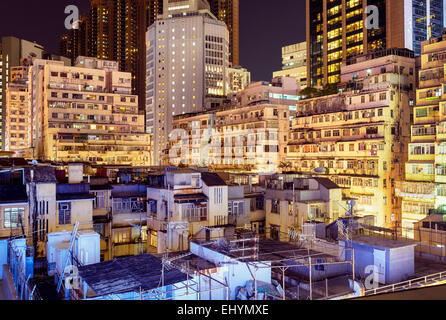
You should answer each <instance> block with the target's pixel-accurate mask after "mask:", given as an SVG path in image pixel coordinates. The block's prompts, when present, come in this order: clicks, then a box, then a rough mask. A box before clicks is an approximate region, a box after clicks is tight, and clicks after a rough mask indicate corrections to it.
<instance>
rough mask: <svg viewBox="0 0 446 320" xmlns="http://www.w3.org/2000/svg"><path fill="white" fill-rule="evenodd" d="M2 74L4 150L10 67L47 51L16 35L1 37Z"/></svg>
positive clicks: (0, 134) (0, 107)
mask: <svg viewBox="0 0 446 320" xmlns="http://www.w3.org/2000/svg"><path fill="white" fill-rule="evenodd" d="M1 42H2V45H1V51H2V54H1V56H2V67H1V70H2V75H1V78H0V88H1V92H0V116H1V118H0V120H1V121H0V137H1V139H0V148H1V149H2V150H5V149H4V148H5V147H4V141H5V132H6V131H5V125H6V124H5V121H6V108H5V107H6V93H7V90H6V89H7V88H8V84H9V81H10V79H11V68H13V67H18V66H21V65H24V64H26V63H25V60H31V59H32V58H39V59H42V58H45V56H46V55H47V54H48V53H47V51H46V50H45V49H44V48H43V47H42V46H41V45H39V44H37V43H34V42H30V41H26V40H23V39H19V38H16V37H3V38H2V39H1Z"/></svg>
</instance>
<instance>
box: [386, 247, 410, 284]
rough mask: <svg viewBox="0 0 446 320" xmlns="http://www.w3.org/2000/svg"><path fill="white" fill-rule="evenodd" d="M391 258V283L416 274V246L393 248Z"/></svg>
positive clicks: (389, 279)
mask: <svg viewBox="0 0 446 320" xmlns="http://www.w3.org/2000/svg"><path fill="white" fill-rule="evenodd" d="M389 259H390V263H389V276H388V281H389V283H395V282H401V281H404V280H407V279H408V278H409V277H410V276H412V275H414V274H415V265H414V261H415V260H414V259H415V247H403V248H395V249H392V250H390V255H389Z"/></svg>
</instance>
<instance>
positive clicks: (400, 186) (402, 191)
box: [395, 181, 435, 199]
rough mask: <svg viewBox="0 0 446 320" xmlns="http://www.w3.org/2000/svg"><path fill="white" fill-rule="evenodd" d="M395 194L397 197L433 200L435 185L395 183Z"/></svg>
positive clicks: (406, 182) (407, 182) (408, 182)
mask: <svg viewBox="0 0 446 320" xmlns="http://www.w3.org/2000/svg"><path fill="white" fill-rule="evenodd" d="M395 194H396V196H398V197H407V198H425V199H434V198H435V184H433V183H422V182H411V181H397V182H396V185H395Z"/></svg>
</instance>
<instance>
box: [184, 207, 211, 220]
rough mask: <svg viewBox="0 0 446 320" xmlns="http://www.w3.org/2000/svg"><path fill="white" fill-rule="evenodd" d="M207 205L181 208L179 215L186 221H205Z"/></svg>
mask: <svg viewBox="0 0 446 320" xmlns="http://www.w3.org/2000/svg"><path fill="white" fill-rule="evenodd" d="M207 212H208V210H207V207H194V208H183V209H182V211H181V217H182V218H183V220H187V221H188V222H200V221H206V220H207V218H208V213H207Z"/></svg>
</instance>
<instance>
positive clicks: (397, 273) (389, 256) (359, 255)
mask: <svg viewBox="0 0 446 320" xmlns="http://www.w3.org/2000/svg"><path fill="white" fill-rule="evenodd" d="M353 248H354V254H355V273H356V274H359V275H360V276H361V277H363V278H366V277H368V276H370V275H371V273H372V272H373V271H372V270H373V269H370V270H367V271H368V272H367V273H366V272H365V271H366V268H367V267H368V266H375V263H376V261H375V250H381V251H385V261H384V263H385V266H384V269H383V271H384V275H380V276H379V282H380V283H381V284H392V283H397V282H401V281H405V280H407V279H408V278H409V277H410V276H412V275H414V272H415V263H414V261H415V260H414V246H407V247H401V248H391V249H389V248H380V247H373V246H370V245H367V244H362V243H357V242H353ZM350 254H351V253H350V251H346V258H347V259H351V258H350ZM375 267H376V268H378V266H377V265H376V266H375ZM381 274H382V273H381Z"/></svg>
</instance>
